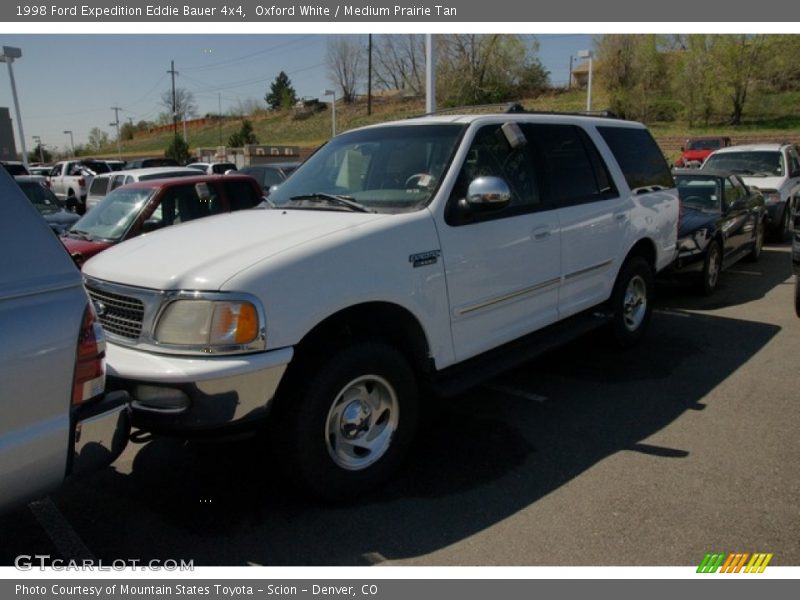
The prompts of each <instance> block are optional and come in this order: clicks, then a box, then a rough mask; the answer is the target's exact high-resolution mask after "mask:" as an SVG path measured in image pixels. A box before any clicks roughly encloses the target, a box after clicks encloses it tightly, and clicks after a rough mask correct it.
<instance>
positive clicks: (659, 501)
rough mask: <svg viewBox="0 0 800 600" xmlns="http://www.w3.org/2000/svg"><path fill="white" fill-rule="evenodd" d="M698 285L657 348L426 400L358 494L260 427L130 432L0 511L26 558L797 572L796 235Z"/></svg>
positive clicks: (557, 364)
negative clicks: (93, 466) (301, 462)
mask: <svg viewBox="0 0 800 600" xmlns="http://www.w3.org/2000/svg"><path fill="white" fill-rule="evenodd" d="M720 286H721V287H720V289H719V290H718V291H717V293H716V294H715V295H714V296H712V297H711V298H701V297H698V296H697V295H695V294H694V293H693V292H692V290H691V289H690V288H689V287H687V286H685V285H681V284H674V283H663V284H660V285H659V286H658V300H657V309H656V312H655V313H654V315H653V320H652V322H651V329H650V331H649V334H648V337H647V339H646V341H645V342H644V343H643V344H642V345H641V346H639V347H638V348H636V349H635V350H632V351H627V352H621V351H616V350H613V349H611V348H610V347H609V344H608V343H607V339H606V338H604V337H603V336H602V335H601V334H600V333H597V334H593V335H590V336H587V337H585V338H582V339H581V340H579V341H576V342H574V343H572V344H570V345H568V346H565V347H563V348H561V349H559V350H557V351H555V352H552V353H550V354H547V355H545V356H542V357H540V358H538V359H536V360H534V361H532V362H530V363H528V364H526V365H525V366H523V367H522V368H519V369H517V370H515V371H513V372H510V373H507V374H505V375H503V376H502V377H499V378H497V379H496V380H494V381H493V382H491V383H490V384H488V385H485V386H482V387H479V388H476V389H474V390H472V391H470V392H469V393H467V394H465V395H463V396H460V397H458V398H455V399H452V400H449V401H446V402H440V403H437V404H436V408H435V410H431V411H430V412H429V413H428V415H427V419H426V423H425V425H424V427H423V428H422V430H421V431H420V433H419V435H418V440H417V443H416V446H415V450H414V453H413V455H412V456H411V457H410V459H409V460H408V462H407V464H406V465H405V467H404V469H403V470H402V472H401V473H399V474H398V475H397V476H396V477H395V478H394V479H393V480H392V481H391V482H390V483H389V484H388V485H386V486H384V487H382V488H381V489H379V490H377V491H375V492H374V493H372V494H370V495H369V496H366V497H364V498H363V499H362V500H360V501H358V502H356V503H353V504H349V505H346V506H333V507H332V506H325V505H322V504H320V503H317V502H315V501H314V500H312V499H309V498H308V497H306V496H305V495H304V494H303V493H302V492H299V491H297V490H295V489H293V488H291V487H290V486H287V485H286V483H285V481H284V478H283V477H282V475H281V472H280V469H278V468H277V464H278V462H279V461H280V457H279V456H276V455H275V454H274V452H273V451H271V450H269V449H267V447H266V445H265V444H263V443H262V441H260V440H258V439H249V440H240V441H235V442H226V443H214V444H198V443H187V442H182V441H179V440H172V439H167V438H156V439H152V438H148V437H146V436H144V437H140V438H139V439H138V440H137V441H136V442H134V443H131V444H130V445H129V447H128V449H127V450H126V452H125V454H124V455H123V456H122V457H121V458H120V459H119V460H118V461H117V462H116V464H115V465H114V466H113V467H112V468H109V469H107V470H105V471H103V472H101V473H97V474H95V475H93V476H92V477H91V478H89V479H87V480H85V481H83V482H80V483H74V484H71V485H68V486H67V487H65V488H63V489H62V490H60V491H59V492H57V493H55V494H53V495H52V496H51V497H50V498H49V499H47V500H45V501H43V502H38V503H35V504H32V505H30V506H28V507H23V508H21V509H19V510H16V511H14V512H12V513H9V514H6V515H4V516H2V517H0V565H11V564H13V562H14V557H16V556H17V555H20V554H28V555H33V554H49V555H51V556H52V557H54V558H58V557H61V558H67V559H68V558H74V557H84V556H93V557H96V558H101V559H103V561H104V563H106V562H110V561H113V560H117V559H130V558H136V559H140V560H143V561H146V560H150V559H161V560H165V559H173V560H180V559H184V560H193V561H194V564H195V565H196V566H200V565H220V566H238V565H274V566H287V565H302V566H317V565H352V566H364V565H370V564H402V565H440V566H442V565H443V566H449V565H531V566H535V565H697V564H699V562H700V561H701V560H702V558H703V556H704V555H705V553H706V552H714V551H716V552H735V551H742V552H750V553H752V552H771V553H774V555H775V556H774V558H773V559H772V563H771V564H772V565H800V502H799V501H798V498H800V460H798V459H800V436H798V433H799V432H800V411H798V407H797V399H798V396H800V394H798V385H800V380H799V379H798V377H797V372H798V358H799V357H800V335H798V334H799V333H800V319H798V318H797V317H796V316H795V315H794V310H793V279H792V277H791V273H790V257H789V248H788V246H767V247H765V251H764V254H763V255H762V257H761V260H760V261H759V262H758V263H755V264H753V263H747V262H741V263H739V264H737V265H735V266H734V267H733V268H732V269H731V270H729V271H726V272H725V273H723V275H722V279H721V284H720Z"/></svg>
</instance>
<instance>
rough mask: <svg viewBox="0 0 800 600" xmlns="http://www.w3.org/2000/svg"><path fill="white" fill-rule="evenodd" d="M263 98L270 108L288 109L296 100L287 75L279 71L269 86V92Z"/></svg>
mask: <svg viewBox="0 0 800 600" xmlns="http://www.w3.org/2000/svg"><path fill="white" fill-rule="evenodd" d="M264 100H265V101H266V102H267V105H268V106H269V107H270V108H271V109H272V110H279V109H289V108H291V107H292V106H293V105H294V103H295V102H297V94H296V92H295V91H294V88H293V87H292V82H291V80H290V79H289V76H288V75H287V74H286V73H284V72H283V71H281V72H280V73H278V76H277V77H276V78H275V81H273V82H272V83H271V84H270V86H269V93H268V94H267V95H266V96H264Z"/></svg>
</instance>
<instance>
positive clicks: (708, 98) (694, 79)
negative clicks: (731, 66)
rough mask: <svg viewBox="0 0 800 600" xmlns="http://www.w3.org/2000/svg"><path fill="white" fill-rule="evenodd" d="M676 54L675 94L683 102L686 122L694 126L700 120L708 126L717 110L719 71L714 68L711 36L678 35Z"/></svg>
mask: <svg viewBox="0 0 800 600" xmlns="http://www.w3.org/2000/svg"><path fill="white" fill-rule="evenodd" d="M676 46H677V47H676V48H675V50H674V51H675V52H676V54H677V55H678V60H676V61H675V65H674V69H675V73H674V77H673V83H674V86H675V92H674V94H675V95H677V96H679V97H681V98H682V99H683V106H684V111H685V116H686V120H687V121H688V124H689V127H694V125H695V123H696V122H697V120H698V119H702V121H703V124H704V125H706V126H708V122H709V120H710V119H711V115H712V114H713V111H714V89H715V86H714V79H715V70H714V69H713V68H712V66H711V55H710V54H709V49H710V46H711V36H709V35H706V34H691V35H682V36H678V39H677V40H676Z"/></svg>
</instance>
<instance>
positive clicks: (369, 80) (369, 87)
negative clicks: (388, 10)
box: [367, 33, 372, 115]
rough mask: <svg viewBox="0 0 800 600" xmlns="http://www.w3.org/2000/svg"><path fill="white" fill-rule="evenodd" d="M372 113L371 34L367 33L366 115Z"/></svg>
mask: <svg viewBox="0 0 800 600" xmlns="http://www.w3.org/2000/svg"><path fill="white" fill-rule="evenodd" d="M371 114H372V34H371V33H370V34H369V51H368V54H367V115H371Z"/></svg>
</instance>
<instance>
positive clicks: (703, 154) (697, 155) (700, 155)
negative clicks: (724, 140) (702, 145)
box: [681, 150, 713, 162]
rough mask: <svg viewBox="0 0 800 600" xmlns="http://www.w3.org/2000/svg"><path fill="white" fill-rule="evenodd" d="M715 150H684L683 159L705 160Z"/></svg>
mask: <svg viewBox="0 0 800 600" xmlns="http://www.w3.org/2000/svg"><path fill="white" fill-rule="evenodd" d="M712 152H713V150H684V151H683V154H681V158H682V159H683V160H697V161H700V162H703V161H704V160H705V159H706V158H707V157H708V155H709V154H711V153H712Z"/></svg>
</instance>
